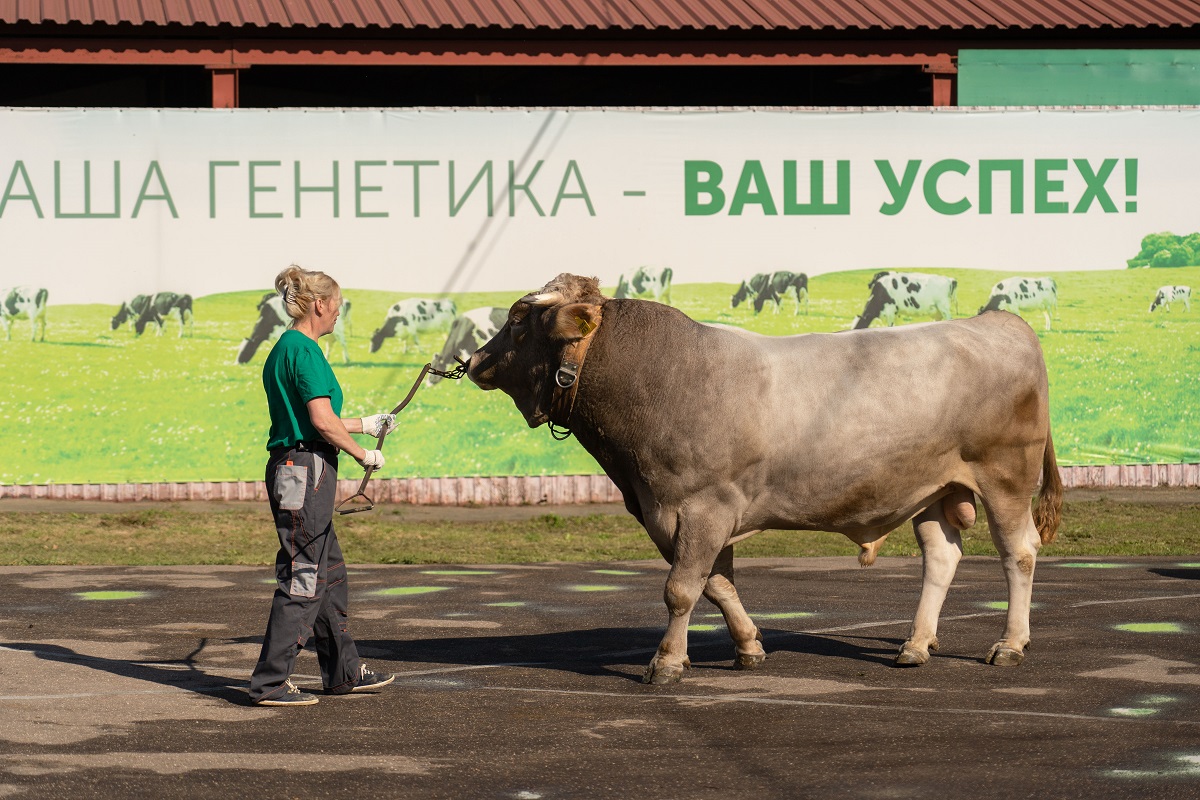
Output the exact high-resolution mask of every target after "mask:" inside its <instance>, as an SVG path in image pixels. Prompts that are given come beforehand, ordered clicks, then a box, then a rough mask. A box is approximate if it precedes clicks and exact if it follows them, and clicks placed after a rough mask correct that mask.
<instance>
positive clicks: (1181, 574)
mask: <svg viewBox="0 0 1200 800" xmlns="http://www.w3.org/2000/svg"><path fill="white" fill-rule="evenodd" d="M1149 571H1150V573H1151V574H1153V575H1161V576H1162V577H1164V578H1180V579H1182V580H1186V581H1200V569H1194V568H1179V569H1167V568H1163V569H1152V570H1149Z"/></svg>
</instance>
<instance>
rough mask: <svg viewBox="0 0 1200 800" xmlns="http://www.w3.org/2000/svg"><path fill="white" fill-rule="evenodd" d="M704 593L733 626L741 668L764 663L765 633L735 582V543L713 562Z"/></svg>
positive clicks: (734, 646) (730, 626)
mask: <svg viewBox="0 0 1200 800" xmlns="http://www.w3.org/2000/svg"><path fill="white" fill-rule="evenodd" d="M704 596H705V597H707V598H708V599H709V600H711V601H712V602H713V603H714V604H715V605H716V606H717V608H719V609H721V615H722V616H724V617H725V627H727V628H728V629H729V636H730V637H731V638H732V639H733V649H734V651H735V652H736V653H737V665H738V667H739V668H740V669H754V668H755V667H759V666H761V665H762V664H763V662H765V661H766V660H767V651H766V650H763V646H762V634H761V633H760V632H759V630H758V626H757V625H755V624H754V622H753V620H751V619H750V615H749V614H747V613H746V609H745V608H744V607H743V606H742V601H741V599H739V598H738V593H737V588H735V586H734V583H733V545H729V546H728V547H726V548H725V549H723V550H722V551H721V552H720V554H719V555H718V556H717V563H716V564H714V565H713V568H712V573H710V574H709V576H708V581H707V583H705V585H704Z"/></svg>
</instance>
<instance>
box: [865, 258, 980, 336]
mask: <svg viewBox="0 0 1200 800" xmlns="http://www.w3.org/2000/svg"><path fill="white" fill-rule="evenodd" d="M867 288H868V289H869V290H870V293H871V294H870V296H869V297H868V298H867V304H866V306H864V307H863V312H862V314H860V315H859V316H857V317H855V318H854V322H852V323H851V325H850V327H851V328H854V329H855V330H858V329H861V328H866V327H868V326H869V325H870V324H871V323H872V322H874V321H875V320H877V319H879V320H883V321H884V322H885V323H886V324H887V325H888V327H891V326H893V325H895V324H896V317H897V316H901V317H932V318H933V319H952V318H953V312H957V311H958V281H956V280H954V279H953V278H947V277H946V276H944V275H926V274H924V273H921V272H891V271H885V272H877V273H875V277H873V278H871V280H870V282H869V283H868V284H867Z"/></svg>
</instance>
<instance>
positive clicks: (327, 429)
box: [307, 397, 367, 462]
mask: <svg viewBox="0 0 1200 800" xmlns="http://www.w3.org/2000/svg"><path fill="white" fill-rule="evenodd" d="M307 405H308V418H309V419H311V420H312V424H313V427H314V428H316V429H317V432H318V433H320V434H321V438H322V439H324V440H325V441H327V442H329V443H330V444H331V445H333V446H334V447H336V448H338V449H339V450H344V451H345V452H347V453H349V454H350V457H351V458H353V459H354V460H356V461H359V462H361V461H362V460H363V458H364V457H365V456H366V454H367V451H366V450H364V449H363V448H362V447H361V446H360V445H359V443H358V442H356V441H354V439H353V438H352V437H351V436H350V434H351V433H362V420H361V419H357V418H351V419H339V418H338V415H337V414H334V413H333V406H331V405H330V404H329V398H328V397H314V398H313V399H312V400H309V401H308V403H307Z"/></svg>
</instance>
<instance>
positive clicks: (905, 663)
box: [892, 642, 929, 667]
mask: <svg viewBox="0 0 1200 800" xmlns="http://www.w3.org/2000/svg"><path fill="white" fill-rule="evenodd" d="M928 661H929V651H928V650H918V649H917V648H916V647H913V646H912V645H911V644H909V643H908V642H905V643H904V644H903V646H901V648H900V652H899V653H898V654H897V655H896V660H895V661H894V662H892V663H893V664H894V665H895V666H897V667H919V666H921V665H922V664H925V663H927V662H928Z"/></svg>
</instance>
